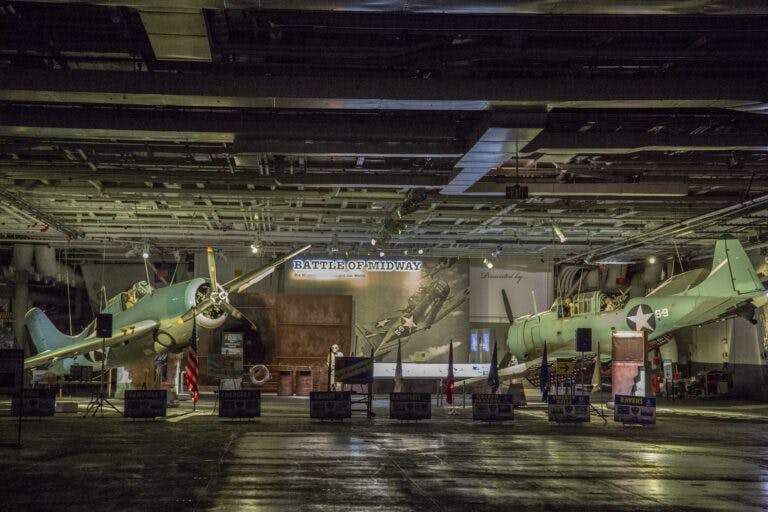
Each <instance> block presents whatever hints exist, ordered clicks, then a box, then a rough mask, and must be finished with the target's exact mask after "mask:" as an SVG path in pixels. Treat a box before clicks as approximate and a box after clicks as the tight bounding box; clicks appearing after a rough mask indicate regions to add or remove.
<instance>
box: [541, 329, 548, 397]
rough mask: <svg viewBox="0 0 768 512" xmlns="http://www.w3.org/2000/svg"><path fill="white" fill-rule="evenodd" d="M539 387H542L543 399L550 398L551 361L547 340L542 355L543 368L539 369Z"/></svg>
mask: <svg viewBox="0 0 768 512" xmlns="http://www.w3.org/2000/svg"><path fill="white" fill-rule="evenodd" d="M539 387H540V388H541V401H542V402H546V401H547V399H548V398H549V363H548V362H547V342H546V341H545V342H544V354H542V356H541V370H539Z"/></svg>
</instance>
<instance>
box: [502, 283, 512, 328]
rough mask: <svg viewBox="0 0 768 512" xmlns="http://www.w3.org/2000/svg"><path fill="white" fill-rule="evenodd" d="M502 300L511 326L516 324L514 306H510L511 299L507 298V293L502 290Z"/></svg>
mask: <svg viewBox="0 0 768 512" xmlns="http://www.w3.org/2000/svg"><path fill="white" fill-rule="evenodd" d="M501 300H503V301H504V311H506V312H507V318H509V325H512V324H513V323H515V316H514V315H513V314H512V306H510V305H509V298H507V291H506V290H504V289H502V290H501Z"/></svg>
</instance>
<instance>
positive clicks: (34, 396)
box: [11, 388, 56, 417]
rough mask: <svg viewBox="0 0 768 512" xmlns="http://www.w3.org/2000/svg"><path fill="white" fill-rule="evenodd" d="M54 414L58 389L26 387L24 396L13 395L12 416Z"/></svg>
mask: <svg viewBox="0 0 768 512" xmlns="http://www.w3.org/2000/svg"><path fill="white" fill-rule="evenodd" d="M19 410H21V415H22V416H24V417H31V416H35V417H40V416H53V414H54V413H55V412H56V390H54V389H47V388H30V389H25V390H24V392H23V393H22V396H21V397H19V396H15V397H13V401H12V402H11V416H18V415H19Z"/></svg>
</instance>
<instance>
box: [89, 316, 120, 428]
mask: <svg viewBox="0 0 768 512" xmlns="http://www.w3.org/2000/svg"><path fill="white" fill-rule="evenodd" d="M96 336H97V337H99V338H101V377H100V378H99V392H98V394H97V395H95V396H94V397H93V398H91V401H90V403H89V404H88V407H87V408H86V410H85V414H84V415H83V418H86V417H87V416H88V415H89V414H91V415H92V416H96V413H97V412H98V411H101V415H102V416H104V404H106V405H107V406H108V407H111V408H112V410H114V411H115V412H116V413H118V414H122V413H121V412H120V411H119V410H118V409H117V407H115V406H114V405H113V404H112V402H110V401H109V400H108V399H107V396H106V392H105V390H104V377H105V373H106V362H107V348H106V339H107V338H111V337H112V315H111V314H109V313H99V314H98V315H96Z"/></svg>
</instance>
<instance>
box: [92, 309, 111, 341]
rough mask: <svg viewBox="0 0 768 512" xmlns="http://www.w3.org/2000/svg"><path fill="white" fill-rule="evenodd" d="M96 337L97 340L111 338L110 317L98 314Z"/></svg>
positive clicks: (107, 314)
mask: <svg viewBox="0 0 768 512" xmlns="http://www.w3.org/2000/svg"><path fill="white" fill-rule="evenodd" d="M96 336H98V337H99V338H111V337H112V315H111V314H109V313H99V314H98V315H96Z"/></svg>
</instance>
